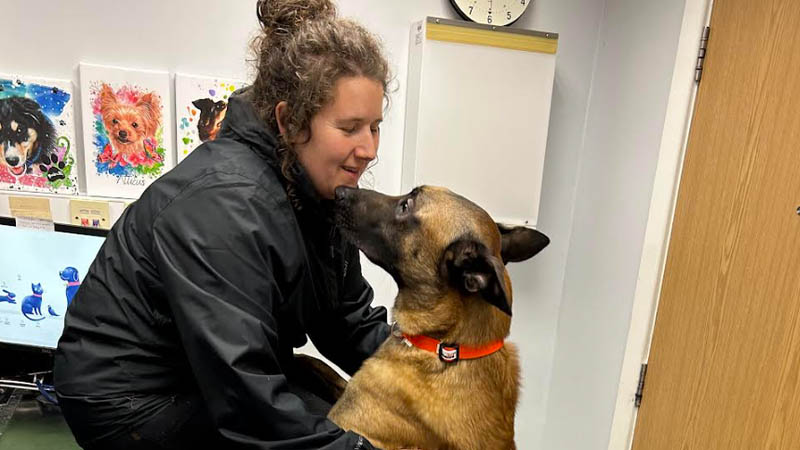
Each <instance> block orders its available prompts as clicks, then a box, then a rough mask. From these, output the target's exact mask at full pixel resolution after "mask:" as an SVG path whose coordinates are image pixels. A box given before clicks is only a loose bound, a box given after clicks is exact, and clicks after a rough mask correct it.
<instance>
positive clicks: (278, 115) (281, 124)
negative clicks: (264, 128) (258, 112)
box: [275, 101, 289, 136]
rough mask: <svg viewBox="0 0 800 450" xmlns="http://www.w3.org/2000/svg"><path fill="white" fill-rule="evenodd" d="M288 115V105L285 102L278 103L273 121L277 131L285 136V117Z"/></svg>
mask: <svg viewBox="0 0 800 450" xmlns="http://www.w3.org/2000/svg"><path fill="white" fill-rule="evenodd" d="M288 114H289V104H288V103H286V101H280V102H278V104H277V105H275V121H276V122H278V131H279V132H280V133H281V134H282V135H283V136H286V129H287V127H286V116H287V115H288Z"/></svg>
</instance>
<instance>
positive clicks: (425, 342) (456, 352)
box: [401, 333, 504, 363]
mask: <svg viewBox="0 0 800 450" xmlns="http://www.w3.org/2000/svg"><path fill="white" fill-rule="evenodd" d="M401 335H402V337H403V342H405V343H406V344H407V345H409V346H411V345H413V346H414V347H417V348H419V349H422V350H425V351H428V352H431V353H436V355H438V356H439V359H440V360H441V361H442V362H447V363H455V362H458V361H459V360H462V359H477V358H482V357H484V356H487V355H491V354H492V353H494V352H496V351H498V350H500V349H501V348H503V344H504V341H502V340H501V341H495V342H492V343H489V344H487V345H484V346H481V347H468V346H466V345H459V344H451V343H445V342H442V341H440V340H438V339H434V338H432V337H428V336H423V335H417V336H411V335H408V334H405V333H401Z"/></svg>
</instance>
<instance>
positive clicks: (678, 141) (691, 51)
mask: <svg viewBox="0 0 800 450" xmlns="http://www.w3.org/2000/svg"><path fill="white" fill-rule="evenodd" d="M712 3H713V0H686V4H685V6H684V11H683V21H682V23H681V31H680V37H679V41H678V50H677V54H676V57H675V69H674V71H673V74H672V83H671V86H670V94H669V100H668V103H667V112H666V116H665V119H664V129H663V134H662V136H661V145H660V148H659V155H658V163H657V166H656V174H655V178H654V182H653V194H652V196H651V199H650V212H649V215H648V218H647V227H646V229H645V237H644V246H643V248H642V258H641V260H640V262H639V275H638V277H637V283H636V290H635V292H634V299H633V309H632V311H631V322H630V327H629V329H628V338H627V343H626V345H625V356H624V358H623V362H622V368H621V372H620V380H619V388H618V390H617V401H616V405H615V407H614V418H613V421H612V423H611V434H610V439H609V443H608V450H628V449H630V448H631V446H632V444H633V431H634V426H635V424H636V413H637V409H636V408H635V407H634V399H635V394H636V388H637V386H638V382H639V371H640V368H641V365H642V364H643V363H645V362H646V361H647V358H648V354H649V350H650V340H651V337H652V333H653V325H654V323H655V314H656V310H657V306H658V297H659V294H660V292H661V279H662V275H663V270H664V265H665V262H666V253H667V248H668V244H669V235H670V230H671V228H672V218H673V214H674V211H675V200H676V199H677V192H678V183H679V181H680V175H681V169H682V167H683V156H684V151H685V148H686V141H687V139H688V136H689V125H690V123H691V119H692V114H693V112H694V103H695V102H694V100H695V95H696V91H697V84H696V83H695V81H694V74H695V70H694V69H695V66H696V64H697V53H698V49H699V45H700V38H701V36H702V33H703V29H704V27H705V26H706V25H707V24H708V23H709V20H710V16H711V6H712ZM712 33H713V31H712ZM711 39H713V36H712V37H711Z"/></svg>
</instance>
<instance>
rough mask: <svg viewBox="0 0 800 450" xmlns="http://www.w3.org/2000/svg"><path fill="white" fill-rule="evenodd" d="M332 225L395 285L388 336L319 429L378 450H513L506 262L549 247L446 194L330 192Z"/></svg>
mask: <svg viewBox="0 0 800 450" xmlns="http://www.w3.org/2000/svg"><path fill="white" fill-rule="evenodd" d="M335 201H336V206H337V208H336V209H337V224H338V226H339V227H340V229H341V230H342V233H343V235H344V236H345V237H347V238H348V239H350V240H351V241H352V242H353V243H354V244H355V245H356V246H357V247H358V248H359V249H360V250H361V251H362V252H363V253H364V254H365V255H366V256H367V258H369V259H370V260H371V261H372V262H374V263H375V264H377V265H378V266H380V267H381V268H383V269H384V270H386V271H387V272H388V273H389V274H391V276H392V277H393V278H394V280H395V282H396V283H397V286H398V294H397V297H396V299H395V303H394V307H393V317H394V319H395V324H394V325H393V326H392V335H391V336H390V337H389V338H388V339H387V340H386V341H385V342H384V343H383V344H382V345H381V346H380V347H379V348H378V350H377V351H376V353H375V354H374V355H373V356H371V357H370V358H368V359H367V360H366V361H365V362H364V364H363V365H362V366H361V368H360V369H359V370H358V371H357V372H356V373H355V375H354V376H353V377H352V378H351V380H350V382H349V383H347V385H346V387H345V388H344V392H343V393H342V394H341V397H339V399H338V401H337V402H336V403H335V404H334V406H333V408H332V409H331V411H330V413H329V414H328V418H329V419H330V420H332V421H333V422H334V423H336V424H337V425H339V426H340V427H342V428H343V429H345V430H352V431H354V432H356V433H358V434H361V435H363V436H365V437H366V438H367V439H369V441H370V442H371V443H372V444H373V445H375V446H377V447H380V448H384V449H398V448H420V449H480V450H486V449H492V450H500V449H514V448H516V446H515V443H514V414H515V411H516V405H517V398H518V392H519V377H520V367H519V359H518V353H517V348H516V346H515V345H513V344H511V343H508V342H504V340H505V338H506V337H507V336H508V334H509V330H510V325H511V305H512V295H511V280H510V278H509V275H508V272H507V271H506V268H505V264H506V263H508V262H518V261H524V260H527V259H528V258H531V257H533V256H534V255H536V254H537V253H539V252H540V251H541V250H542V249H543V248H545V247H546V246H547V245H548V244H549V242H550V241H549V239H548V238H547V236H545V235H544V234H542V233H540V232H538V231H536V230H533V229H530V228H526V227H513V228H509V227H501V226H498V225H497V224H496V223H495V222H494V221H493V220H492V218H491V217H490V216H489V214H487V213H486V212H485V211H484V210H483V209H481V208H480V207H479V206H477V205H475V204H474V203H472V202H471V201H469V200H467V199H466V198H464V197H461V196H459V195H457V194H454V193H453V192H451V191H449V190H447V189H443V188H437V187H431V186H422V187H419V188H416V189H414V190H413V191H412V192H411V193H410V194H408V195H404V196H400V197H390V196H386V195H383V194H379V193H377V192H374V191H368V190H363V189H354V188H348V187H338V188H337V189H336V191H335Z"/></svg>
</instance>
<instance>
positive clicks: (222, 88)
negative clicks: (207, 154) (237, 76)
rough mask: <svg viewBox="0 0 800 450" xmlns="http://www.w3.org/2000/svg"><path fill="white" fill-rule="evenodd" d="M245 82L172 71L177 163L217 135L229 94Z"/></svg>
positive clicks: (226, 107)
mask: <svg viewBox="0 0 800 450" xmlns="http://www.w3.org/2000/svg"><path fill="white" fill-rule="evenodd" d="M244 86H245V82H244V81H240V80H232V79H223V78H211V77H201V76H194V75H186V74H180V73H179V74H176V75H175V108H176V110H177V123H176V130H175V132H176V133H177V136H178V162H179V163H180V162H181V161H183V159H184V158H186V157H187V156H189V153H191V151H192V150H194V149H195V148H196V147H197V146H198V145H200V144H202V143H203V142H206V141H213V140H214V139H216V137H217V132H219V130H220V128H221V127H222V120H223V119H224V118H225V111H226V110H227V109H228V97H229V96H230V95H231V94H232V93H233V92H234V91H235V90H237V89H240V88H242V87H244Z"/></svg>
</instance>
